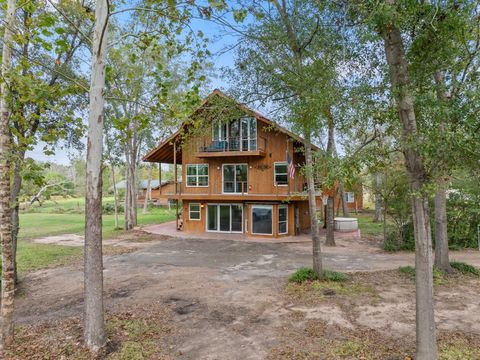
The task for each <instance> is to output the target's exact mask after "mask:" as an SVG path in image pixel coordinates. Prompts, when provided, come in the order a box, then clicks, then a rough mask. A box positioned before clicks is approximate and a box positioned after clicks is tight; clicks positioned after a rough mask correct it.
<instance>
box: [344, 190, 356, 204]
mask: <svg viewBox="0 0 480 360" xmlns="http://www.w3.org/2000/svg"><path fill="white" fill-rule="evenodd" d="M345 197H346V198H347V203H354V202H355V193H354V192H347V193H345Z"/></svg>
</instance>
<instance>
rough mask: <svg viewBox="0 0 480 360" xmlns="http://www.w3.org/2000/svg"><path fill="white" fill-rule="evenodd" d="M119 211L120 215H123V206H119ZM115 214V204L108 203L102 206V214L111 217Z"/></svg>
mask: <svg viewBox="0 0 480 360" xmlns="http://www.w3.org/2000/svg"><path fill="white" fill-rule="evenodd" d="M117 210H118V212H119V213H123V205H122V204H118V205H117ZM114 213H115V205H114V204H113V203H110V202H108V203H105V204H103V205H102V214H105V215H111V214H114Z"/></svg>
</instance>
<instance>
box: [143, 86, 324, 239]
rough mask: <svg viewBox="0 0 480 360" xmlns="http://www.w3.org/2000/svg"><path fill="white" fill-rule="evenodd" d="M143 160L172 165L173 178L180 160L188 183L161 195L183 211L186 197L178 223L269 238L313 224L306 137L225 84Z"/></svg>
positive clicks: (190, 228)
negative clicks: (305, 171)
mask: <svg viewBox="0 0 480 360" xmlns="http://www.w3.org/2000/svg"><path fill="white" fill-rule="evenodd" d="M232 114H233V115H232ZM199 123H200V125H199ZM199 128H200V129H202V130H201V131H198V129H199ZM312 148H313V150H317V147H316V146H314V145H312ZM288 159H290V164H291V166H288V162H287V160H288ZM144 161H147V162H155V163H168V164H173V171H174V176H173V178H174V179H177V172H178V167H179V165H181V170H180V171H181V179H182V181H181V182H177V181H175V180H174V186H173V188H172V189H171V190H170V191H169V192H168V193H167V192H163V191H162V194H159V195H158V196H159V197H160V198H171V199H175V200H176V201H177V214H179V210H180V209H178V204H180V201H181V204H182V205H181V206H182V209H181V212H182V218H181V219H180V218H179V216H177V229H181V230H183V231H186V232H221V233H243V234H245V235H246V236H267V237H280V236H286V235H297V234H300V233H302V232H308V231H309V229H310V216H309V209H308V200H307V194H306V192H305V191H304V190H305V188H306V184H305V179H304V176H303V175H302V173H301V171H300V169H299V167H300V166H301V165H302V164H304V153H303V144H302V139H301V138H300V137H298V136H296V135H295V134H293V133H292V132H290V131H288V130H287V129H284V128H282V127H280V126H278V125H277V124H275V123H273V122H272V121H271V120H269V119H267V118H265V117H264V116H262V115H260V114H259V113H257V112H255V111H253V110H251V109H249V108H248V107H246V106H244V105H242V104H240V103H237V102H235V101H234V100H233V99H231V98H229V97H227V96H226V95H225V94H223V93H222V92H220V91H219V90H215V91H213V93H211V94H210V95H209V96H208V97H207V98H206V99H205V100H204V101H203V102H202V104H201V105H200V106H199V108H197V110H196V111H195V112H194V113H193V114H192V116H191V121H189V122H186V123H184V124H183V125H182V126H181V128H180V129H179V130H178V131H177V132H176V133H174V134H173V135H172V136H170V137H169V138H168V139H167V140H166V141H164V142H162V143H161V144H160V145H159V146H158V147H157V148H155V149H153V150H151V151H150V152H149V153H148V154H147V155H146V156H145V157H144ZM289 170H290V171H289ZM317 197H318V198H321V196H320V194H318V195H317Z"/></svg>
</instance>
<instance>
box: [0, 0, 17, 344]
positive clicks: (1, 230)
mask: <svg viewBox="0 0 480 360" xmlns="http://www.w3.org/2000/svg"><path fill="white" fill-rule="evenodd" d="M15 9H16V1H15V0H8V2H7V11H6V16H5V28H4V33H3V49H2V67H1V76H2V82H1V86H0V240H1V246H2V276H1V280H2V290H1V298H0V301H1V304H0V316H1V324H0V326H1V334H0V351H1V352H3V351H4V350H5V349H7V348H8V347H9V346H10V345H11V343H12V342H13V334H14V325H13V303H14V299H15V273H14V255H13V239H12V232H11V231H12V229H11V209H10V197H11V195H10V161H11V148H10V146H11V145H10V129H9V122H10V109H9V105H8V99H7V97H8V96H9V92H10V90H9V86H10V83H9V80H10V79H11V77H10V72H11V62H12V53H11V47H12V38H13V29H14V26H15V22H14V21H15Z"/></svg>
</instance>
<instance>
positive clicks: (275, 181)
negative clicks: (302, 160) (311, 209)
mask: <svg viewBox="0 0 480 360" xmlns="http://www.w3.org/2000/svg"><path fill="white" fill-rule="evenodd" d="M277 164H278V165H285V168H286V171H287V172H286V173H277V167H276V166H277ZM277 175H287V183H286V184H278V183H277ZM273 185H274V186H288V163H287V162H286V161H275V162H274V163H273Z"/></svg>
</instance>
